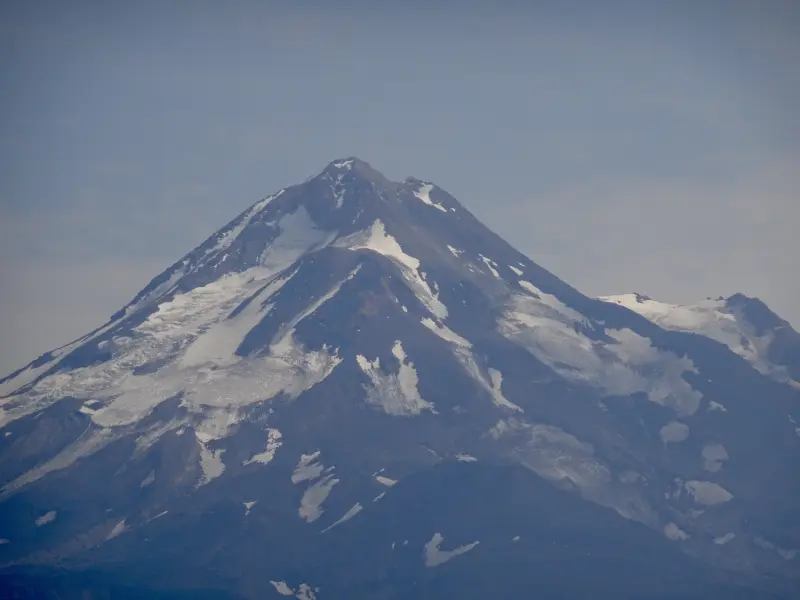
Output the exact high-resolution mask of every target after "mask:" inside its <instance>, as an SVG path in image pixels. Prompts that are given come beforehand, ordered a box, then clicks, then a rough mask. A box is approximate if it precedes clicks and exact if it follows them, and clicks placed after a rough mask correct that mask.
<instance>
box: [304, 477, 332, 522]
mask: <svg viewBox="0 0 800 600" xmlns="http://www.w3.org/2000/svg"><path fill="white" fill-rule="evenodd" d="M337 483H339V480H338V479H334V477H333V475H326V476H325V477H323V478H322V479H320V480H319V481H317V482H316V483H314V484H312V485H310V486H308V489H306V491H305V492H304V493H303V497H302V498H301V499H300V508H299V509H298V511H297V512H298V514H299V515H300V518H301V519H303V520H304V521H305V522H306V523H313V522H314V521H316V520H317V519H319V518H320V517H321V516H322V513H323V512H324V510H323V509H322V503H323V502H325V500H326V498H327V497H328V495H329V494H330V493H331V490H332V489H333V486H335V485H336V484H337Z"/></svg>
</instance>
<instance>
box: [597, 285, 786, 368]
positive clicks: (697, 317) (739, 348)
mask: <svg viewBox="0 0 800 600" xmlns="http://www.w3.org/2000/svg"><path fill="white" fill-rule="evenodd" d="M600 300H603V301H605V302H613V303H614V304H619V305H620V306H624V307H625V308H627V309H629V310H632V311H634V312H636V313H639V314H640V315H642V316H643V317H645V318H646V319H648V320H649V321H652V322H653V323H655V324H657V325H658V326H659V327H662V328H664V329H669V330H672V331H684V332H689V333H696V334H698V335H702V336H705V337H708V338H711V339H712V340H715V341H717V342H719V343H721V344H724V345H726V346H727V347H728V348H730V349H731V350H732V351H733V352H735V353H736V354H738V355H739V356H741V357H742V358H744V359H745V360H747V361H748V362H749V363H750V364H752V365H753V367H755V368H756V369H757V370H758V371H759V372H761V373H762V374H764V375H773V376H777V377H778V378H779V379H783V380H790V379H791V378H790V377H789V376H788V375H787V374H786V372H785V368H784V367H780V366H778V365H775V364H773V363H772V362H771V361H770V359H769V347H770V344H771V343H772V340H773V337H774V334H773V333H772V332H768V333H766V334H763V335H760V336H759V335H758V333H757V331H756V329H755V328H754V327H753V326H752V325H750V324H749V323H748V322H747V320H746V318H745V317H744V316H743V315H741V314H739V313H738V312H737V311H736V310H735V309H731V308H730V307H729V306H728V305H727V302H726V301H725V300H706V301H703V302H699V303H697V304H687V305H684V304H668V303H666V302H658V301H656V300H652V299H651V298H647V297H646V296H642V295H639V294H621V295H617V296H605V297H601V298H600Z"/></svg>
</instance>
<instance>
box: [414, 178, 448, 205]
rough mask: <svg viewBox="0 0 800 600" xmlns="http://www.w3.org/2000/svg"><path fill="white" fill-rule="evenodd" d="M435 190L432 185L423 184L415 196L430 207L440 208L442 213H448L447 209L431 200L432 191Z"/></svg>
mask: <svg viewBox="0 0 800 600" xmlns="http://www.w3.org/2000/svg"><path fill="white" fill-rule="evenodd" d="M432 189H433V185H431V184H430V183H423V184H422V185H421V186H420V188H419V189H418V190H416V191H415V192H414V196H416V197H417V198H419V199H420V200H422V201H423V202H424V203H425V204H427V205H428V206H432V207H434V208H438V209H439V210H440V211H442V212H447V209H446V208H445V207H444V206H442V205H441V204H439V203H438V202H434V201H433V200H431V190H432Z"/></svg>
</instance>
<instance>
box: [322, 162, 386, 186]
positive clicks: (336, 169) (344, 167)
mask: <svg viewBox="0 0 800 600" xmlns="http://www.w3.org/2000/svg"><path fill="white" fill-rule="evenodd" d="M347 173H350V174H352V175H353V176H355V177H356V178H358V179H366V180H368V181H373V182H388V181H389V180H388V179H387V178H386V176H384V174H383V173H381V172H380V171H378V170H377V169H375V168H373V167H372V165H370V164H369V163H368V162H367V161H365V160H362V159H360V158H358V157H357V156H348V157H345V158H337V159H335V160H332V161H331V162H329V163H328V164H327V166H326V167H325V168H324V169H323V170H322V173H321V175H328V176H332V177H336V176H340V175H345V174H347Z"/></svg>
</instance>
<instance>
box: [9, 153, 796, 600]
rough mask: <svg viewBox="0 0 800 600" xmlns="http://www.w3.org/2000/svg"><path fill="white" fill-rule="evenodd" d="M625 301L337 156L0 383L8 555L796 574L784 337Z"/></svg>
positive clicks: (210, 579) (541, 589) (212, 580)
mask: <svg viewBox="0 0 800 600" xmlns="http://www.w3.org/2000/svg"><path fill="white" fill-rule="evenodd" d="M607 300H608V299H604V300H599V299H592V298H588V297H586V296H584V295H582V294H581V293H580V292H578V291H577V290H575V289H574V288H572V287H570V286H568V285H567V284H565V283H564V282H562V281H561V280H559V279H558V278H557V277H555V276H554V275H552V274H551V273H549V272H547V271H546V270H544V269H542V268H541V267H539V266H538V265H536V264H535V263H533V262H532V261H531V260H530V259H528V258H526V257H525V256H523V255H521V254H520V253H519V252H517V251H516V250H515V249H513V248H512V247H511V246H509V245H508V244H507V243H506V242H504V241H503V240H502V239H501V238H499V237H498V236H497V235H495V234H494V233H492V232H491V231H489V230H488V229H486V228H485V227H484V226H483V225H482V224H481V223H480V222H479V221H478V220H477V219H476V218H475V217H474V216H473V215H472V214H471V213H469V212H468V211H467V210H466V209H465V208H464V207H463V206H461V205H460V204H459V203H458V202H457V201H456V200H455V199H454V198H452V197H451V196H450V195H449V194H447V193H446V192H444V191H443V190H442V189H441V188H438V187H437V186H435V185H433V184H430V183H427V182H423V181H419V180H416V179H407V180H405V181H403V182H399V183H395V182H390V181H388V180H387V179H386V178H384V177H383V176H382V175H381V174H380V173H378V172H377V171H375V170H374V169H372V168H371V167H370V166H369V165H368V164H367V163H364V162H363V161H360V160H358V159H355V158H350V159H344V160H337V161H334V162H332V163H331V164H329V165H328V166H327V167H326V168H325V169H324V170H323V171H322V172H321V173H320V174H318V175H317V176H314V177H312V178H310V179H308V180H307V181H306V182H304V183H303V184H300V185H298V186H293V187H290V188H287V189H284V190H281V191H279V192H278V193H277V194H274V195H272V196H270V197H267V198H265V199H263V200H261V201H259V202H257V203H256V204H254V205H253V206H252V207H250V208H249V209H247V210H246V211H244V212H243V213H242V214H241V215H239V216H238V217H237V218H236V219H234V220H233V221H232V222H231V223H229V224H228V225H227V226H225V227H224V228H223V229H221V230H220V231H219V232H218V233H217V234H215V235H214V236H212V237H211V238H209V239H208V240H206V241H205V242H204V243H203V244H201V245H200V246H198V248H196V249H195V250H193V251H192V252H191V253H189V254H188V255H186V256H185V257H184V258H182V259H181V260H179V261H178V262H176V263H175V264H174V265H172V266H171V267H169V268H168V269H167V270H165V271H164V272H163V273H162V274H160V275H159V276H157V277H156V278H155V279H153V281H152V282H151V283H150V284H149V285H148V286H146V287H145V289H144V290H142V292H140V293H139V294H138V295H137V296H136V297H135V298H134V299H132V301H131V302H130V303H128V304H127V305H126V306H125V307H123V308H122V309H121V310H120V311H118V312H117V313H115V314H114V315H112V317H111V318H110V320H109V321H108V322H107V323H106V324H105V325H103V326H102V327H100V328H98V329H97V330H95V331H94V332H92V333H90V334H88V335H87V336H86V337H84V338H81V339H80V340H77V341H76V342H74V343H73V344H70V345H68V346H66V347H64V348H61V349H59V350H57V351H54V352H51V353H47V354H45V355H43V356H42V357H40V358H39V359H37V360H36V361H34V362H33V363H31V365H29V366H28V367H26V368H24V369H22V370H20V371H18V372H17V373H14V374H12V375H11V376H9V377H7V378H6V379H4V380H3V381H2V382H0V386H2V389H1V390H0V393H2V394H5V396H4V397H3V398H2V399H1V400H0V402H2V405H0V410H1V411H2V412H0V426H2V429H3V436H2V437H0V485H2V488H0V538H2V539H3V540H6V543H3V544H2V545H0V564H2V565H4V566H5V569H6V571H5V572H6V573H7V576H8V578H9V579H8V581H9V582H11V581H14V582H17V583H19V585H20V586H21V589H27V590H31V589H33V588H32V587H31V586H32V585H33V584H31V583H30V580H31V578H32V579H34V580H38V581H53V582H54V583H53V584H52V586H51V587H54V588H55V587H58V586H59V585H62V584H60V583H57V580H58V577H57V576H56V575H52V577H53V578H54V579H52V580H51V579H50V578H51V574H50V573H51V571H50V570H49V569H51V568H58V569H67V573H70V574H75V575H74V576H75V577H79V576H80V577H84V579H83V580H81V581H84V583H81V584H77V583H75V584H74V586H73V587H75V589H78V588H81V586H82V585H83V586H84V587H85V588H86V589H89V590H90V591H91V590H103V589H117V588H116V587H114V586H122V587H125V586H139V588H141V587H142V582H147V586H146V587H148V589H150V590H151V592H152V593H155V592H154V591H153V590H159V589H160V590H173V591H175V590H187V589H193V590H217V591H225V593H228V594H232V595H234V596H240V597H246V598H251V597H252V598H255V597H258V598H263V597H265V595H267V594H272V595H273V596H275V597H280V596H281V595H291V596H296V597H298V598H312V597H318V598H320V599H323V598H340V597H352V598H359V597H370V598H397V599H399V598H412V597H413V598H424V597H441V595H442V594H444V595H446V596H447V595H456V596H458V597H462V598H472V597H475V598H478V597H486V595H487V594H491V593H494V594H495V596H494V597H512V595H513V594H514V593H515V590H517V591H519V590H524V591H526V592H527V593H530V594H533V593H538V594H545V595H548V594H549V595H554V596H558V595H559V594H561V595H563V594H568V595H569V596H570V597H582V595H588V594H590V593H593V592H592V590H593V589H594V588H595V587H597V586H598V585H601V584H602V585H608V586H609V587H608V589H607V591H608V593H609V594H615V595H617V596H619V597H676V598H677V597H701V596H704V594H706V595H707V594H709V593H711V592H710V590H713V593H720V594H721V593H723V592H722V591H721V590H722V589H723V587H724V586H726V585H727V584H726V582H727V581H737V582H738V584H737V585H736V587H735V589H730V588H725V590H726V591H725V592H724V593H725V594H726V595H727V596H726V597H736V596H735V595H734V594H740V597H743V598H744V597H757V596H758V595H759V594H762V593H764V594H766V593H768V591H769V590H772V591H774V592H775V593H776V594H780V593H781V592H782V590H785V589H790V588H791V587H792V586H794V585H795V581H794V580H793V579H792V577H793V576H794V575H795V574H796V562H797V558H796V549H797V548H800V519H799V518H798V511H797V509H796V507H797V506H798V505H800V503H798V500H800V482H798V477H797V475H796V473H797V470H796V468H795V462H796V457H797V451H798V448H799V447H800V434H798V433H797V432H796V430H795V426H796V425H795V423H794V419H795V418H796V416H797V413H798V410H797V406H798V400H800V396H799V395H798V390H797V389H795V388H794V387H792V385H789V383H790V382H789V381H788V379H786V377H783V378H781V377H777V378H776V377H775V376H774V375H775V373H779V374H782V375H785V374H786V373H789V374H791V373H793V371H792V370H791V369H792V368H794V367H792V365H796V363H794V362H792V361H793V358H792V356H793V355H792V354H791V351H784V353H783V354H781V355H780V356H781V357H783V358H781V359H780V360H777V359H775V358H774V356H773V355H771V354H770V355H769V356H767V355H764V353H760V354H758V355H757V356H758V361H761V362H758V361H754V360H752V359H751V356H750V355H747V354H742V353H741V352H738V353H737V352H736V350H737V348H736V347H733V346H732V344H730V343H728V344H727V345H726V343H727V341H728V338H727V337H726V338H724V339H721V338H720V336H719V335H716V333H715V332H716V331H717V330H714V331H710V332H709V330H707V329H702V328H701V329H698V328H697V327H695V328H694V329H692V328H688V327H681V326H677V325H675V323H676V320H675V319H672V320H670V319H666V320H664V319H656V318H654V317H653V311H647V310H641V309H640V310H636V308H638V307H637V306H633V303H631V302H627V301H619V302H617V301H614V300H613V299H612V301H607ZM734 303H735V301H734ZM620 304H623V305H622V306H620ZM748 307H750V308H752V305H749V304H748ZM631 309H633V310H631ZM743 310H746V309H743ZM751 312H752V311H751ZM761 313H763V311H761ZM761 313H760V314H761ZM737 314H738V313H737ZM776 318H777V317H776ZM748 319H749V320H748V323H754V321H753V317H748ZM678 322H679V320H678ZM787 325H788V324H787ZM754 326H757V327H762V328H763V327H772V328H773V330H774V328H775V327H776V326H781V327H785V325H774V324H766V325H765V324H761V325H754ZM721 331H723V332H727V330H724V329H723V330H721ZM789 331H791V328H789ZM697 332H700V333H704V334H705V335H696V333H697ZM791 333H793V332H791ZM791 333H789V334H788V335H789V336H790V335H791ZM759 335H761V334H759ZM782 335H783V334H782ZM794 335H796V334H794ZM784 337H786V336H784ZM776 339H777V338H776ZM786 339H789V342H791V338H790V337H786ZM720 342H722V343H720ZM789 342H784V347H785V348H792V345H791V343H789ZM773 343H774V342H773ZM732 348H733V349H732ZM786 357H788V358H786ZM745 359H748V360H749V362H748V360H745ZM764 361H772V362H764ZM765 364H767V365H769V367H768V368H767V367H764V365H765ZM772 365H775V367H774V368H773V367H772ZM754 367H758V368H754ZM797 418H800V416H797ZM101 482H102V484H101ZM517 536H519V539H516V540H515V538H516V537H517ZM401 537H402V538H403V539H400V538H401ZM548 544H549V545H548ZM633 548H648V549H649V550H647V551H646V552H645V553H643V554H642V555H641V556H639V555H638V554H637V552H636V551H634V550H633ZM531 564H534V565H538V567H537V570H536V573H537V575H536V577H532V576H531V571H530V569H531V566H530V565H531ZM165 565H169V567H168V568H165ZM31 569H34V571H31ZM631 570H635V572H636V573H638V574H639V577H633V578H632V577H630V576H629V575H625V574H626V573H628V574H629V573H630V572H631ZM575 572H577V573H579V574H580V577H583V578H584V579H585V581H587V582H588V581H592V582H593V583H592V584H591V585H589V584H587V585H586V586H585V587H580V586H578V587H570V586H573V584H575V582H574V581H571V580H572V579H573V578H574V575H567V574H568V573H572V574H574V573H575ZM31 573H33V575H31ZM476 573H480V576H479V577H478V579H477V580H476V579H475V577H476ZM81 574H82V575H81ZM612 574H616V575H614V576H613V577H612V576H611V575H612ZM604 581H605V583H602V582H604ZM72 582H73V580H69V582H68V583H67V584H64V585H66V586H67V587H69V586H70V585H72ZM86 582H88V583H86ZM17 583H15V585H17ZM9 585H10V583H9ZM93 586H94V587H93ZM104 586H105V587H104ZM109 586H111V588H109ZM491 586H495V587H493V588H492V587H491ZM720 586H723V587H720ZM34 587H35V586H34ZM45 587H47V586H45ZM62 587H63V586H62ZM317 588H318V589H317ZM120 589H121V588H120ZM492 589H493V590H494V592H491V590H492ZM759 590H760V591H759ZM765 590H766V591H765ZM84 591H85V590H84ZM98 593H99V592H98ZM136 593H139V594H144V593H145V591H144V590H142V589H138V591H137V592H136ZM148 593H149V592H148ZM170 593H172V592H170ZM176 593H177V592H176ZM753 594H755V595H753ZM267 597H270V596H267ZM764 597H766V596H764Z"/></svg>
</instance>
